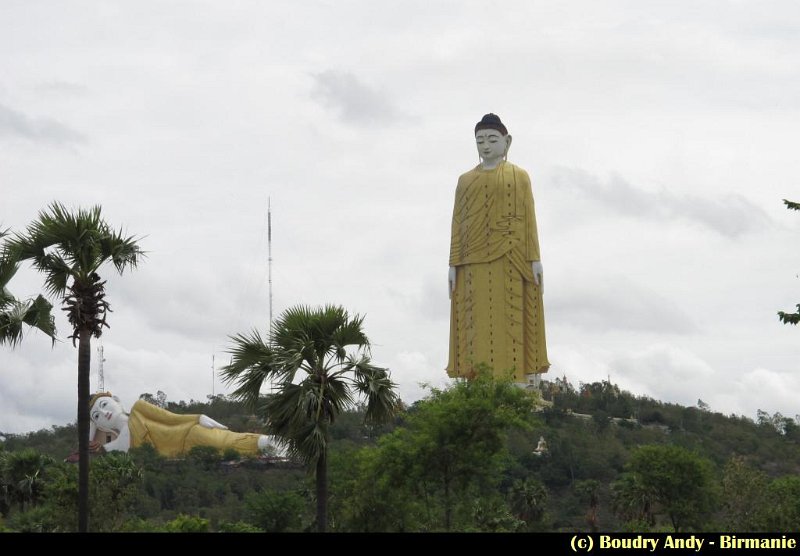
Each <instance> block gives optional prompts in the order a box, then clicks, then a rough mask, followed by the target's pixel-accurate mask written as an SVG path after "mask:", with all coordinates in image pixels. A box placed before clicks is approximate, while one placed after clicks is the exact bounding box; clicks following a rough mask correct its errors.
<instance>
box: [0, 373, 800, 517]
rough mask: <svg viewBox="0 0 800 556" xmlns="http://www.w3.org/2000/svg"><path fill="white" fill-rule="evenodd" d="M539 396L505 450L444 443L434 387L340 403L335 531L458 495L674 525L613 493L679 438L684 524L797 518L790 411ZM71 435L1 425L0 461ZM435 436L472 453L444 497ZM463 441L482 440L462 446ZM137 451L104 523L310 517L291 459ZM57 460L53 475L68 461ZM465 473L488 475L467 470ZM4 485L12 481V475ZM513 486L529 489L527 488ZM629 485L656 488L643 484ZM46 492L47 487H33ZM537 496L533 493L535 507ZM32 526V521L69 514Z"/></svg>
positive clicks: (176, 407) (589, 389) (477, 513)
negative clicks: (396, 403) (131, 474)
mask: <svg viewBox="0 0 800 556" xmlns="http://www.w3.org/2000/svg"><path fill="white" fill-rule="evenodd" d="M465 392H466V393H465V394H463V395H464V396H465V397H464V398H463V399H464V400H466V401H462V402H458V403H461V404H462V405H461V406H455V407H460V408H461V409H460V410H464V411H466V413H465V415H466V416H467V417H466V418H467V420H469V419H470V417H469V416H470V413H469V411H471V410H469V408H468V406H464V405H463V404H469V403H472V402H470V401H469V400H470V399H471V398H470V396H471V395H472V394H469V387H467V388H466V390H465ZM540 394H541V398H542V399H543V400H545V402H544V404H542V403H540V404H539V410H538V411H537V412H535V413H533V414H531V413H530V412H529V413H528V417H526V418H525V419H526V420H527V421H528V424H527V425H525V426H517V425H514V426H510V427H508V429H507V430H506V431H505V432H504V433H503V438H504V439H505V440H504V441H503V442H504V445H503V446H502V447H498V446H495V448H493V449H494V450H497V449H500V448H501V449H500V451H499V452H496V451H495V452H486V454H485V455H481V450H486V449H488V448H486V447H485V446H481V445H480V443H481V442H482V440H481V437H480V436H478V437H472V438H477V442H478V444H479V445H475V446H473V445H471V444H470V443H471V442H475V440H464V438H470V437H469V436H468V435H467V436H464V438H459V436H458V435H455V436H454V437H452V438H449V440H448V439H447V438H445V437H446V436H447V435H446V434H445V435H444V436H442V433H441V431H440V432H436V430H437V429H436V427H438V426H440V425H441V424H442V423H446V422H447V421H446V419H447V418H448V415H447V413H446V411H450V410H449V409H448V410H446V411H445V409H441V410H437V409H436V407H435V406H436V405H437V404H439V403H442V402H440V401H437V400H439V399H440V398H441V396H438V397H437V396H432V397H430V398H428V399H425V400H420V401H418V402H415V403H414V404H411V405H410V406H409V407H408V408H406V409H405V410H404V411H403V412H402V413H400V415H398V417H397V418H396V419H395V421H394V423H392V424H391V425H388V426H385V427H382V428H380V429H374V428H369V427H366V426H364V425H363V424H362V423H363V414H362V413H360V412H359V411H354V412H350V413H346V414H345V415H343V416H342V417H341V418H340V419H339V421H338V422H337V423H336V424H335V426H333V428H332V431H331V434H332V438H333V446H332V453H331V458H330V481H331V492H332V493H334V495H333V496H332V498H331V507H330V512H331V516H332V529H333V530H339V531H383V530H386V531H393V530H411V531H413V530H420V531H427V530H433V531H436V530H443V528H444V525H443V522H442V521H441V518H440V513H437V512H440V510H441V508H442V507H448V505H452V512H451V513H452V519H453V527H454V529H453V530H490V531H496V530H528V531H580V530H592V529H598V528H599V529H600V530H636V531H639V530H670V528H671V527H673V526H676V525H675V523H677V522H676V521H675V520H674V519H673V518H672V517H670V516H671V515H672V514H671V513H670V512H671V510H670V509H669V508H668V507H667V505H668V504H667V503H666V502H664V501H663V500H660V501H654V502H648V503H647V504H645V506H643V507H636V506H635V504H634V506H630V504H632V503H633V502H631V499H630V498H628V499H626V500H627V502H626V503H627V504H629V506H624V505H623V503H622V502H623V498H622V494H624V492H623V491H624V488H623V487H625V485H626V484H628V487H631V485H633V486H635V484H634V483H626V481H630V480H632V479H633V478H634V475H633V474H632V473H634V474H635V468H634V467H632V462H634V461H635V460H636V458H640V459H641V458H642V457H643V454H645V452H643V451H642V448H643V447H645V448H646V447H656V448H657V447H675V448H676V449H679V450H682V451H679V452H677V453H679V454H690V455H691V458H694V459H693V460H692V461H695V460H696V461H697V462H698V463H697V465H701V466H705V467H703V468H704V469H706V471H705V472H707V473H708V474H709V480H710V482H708V484H707V485H706V486H705V487H703V488H705V489H706V491H704V492H706V494H707V495H708V500H709V507H705V508H699V509H697V511H696V512H695V514H692V515H690V517H691V520H689V517H685V516H684V518H685V519H686V520H689V521H687V523H688V525H682V526H681V527H682V529H681V530H703V528H705V530H734V531H735V530H736V529H735V526H736V524H739V526H741V527H747V528H750V529H753V530H778V529H780V530H787V531H790V530H796V529H797V528H800V426H798V423H797V422H796V421H795V420H793V419H790V418H786V417H784V416H782V415H780V414H774V415H769V414H768V413H766V412H763V411H760V412H759V413H758V415H757V416H756V419H749V418H745V417H741V416H735V415H729V416H726V415H723V414H721V413H717V412H714V411H712V410H711V409H710V408H709V407H708V406H707V405H706V404H704V403H703V402H702V401H698V406H697V407H684V406H680V405H677V404H670V403H663V402H660V401H657V400H654V399H651V398H647V397H642V396H636V395H634V394H632V393H630V392H626V391H622V390H620V389H619V387H618V386H616V385H614V384H611V383H609V382H606V381H603V382H595V383H589V384H580V385H578V386H577V387H576V386H574V385H572V384H570V383H569V382H568V381H566V380H564V379H559V380H555V381H553V382H544V383H543V385H542V388H541V392H540ZM142 397H144V398H146V399H148V400H149V401H151V402H152V403H157V404H160V405H162V406H165V407H166V408H167V409H169V410H170V411H173V412H176V413H203V414H206V415H209V416H210V417H212V418H214V419H216V420H217V421H220V422H222V423H224V424H226V425H228V426H230V428H231V429H233V430H239V431H253V432H259V431H261V430H262V428H261V427H262V425H261V422H260V421H259V419H258V418H256V417H255V416H254V415H252V414H250V413H249V412H248V411H246V410H245V408H244V407H243V406H242V404H240V403H238V402H236V401H233V400H231V399H228V398H226V397H224V396H216V397H214V398H211V399H209V400H207V401H205V402H201V401H196V400H191V401H189V402H177V403H174V402H168V401H167V400H166V396H165V395H164V394H163V393H158V394H157V395H156V396H153V395H150V394H144V395H143V396H142ZM449 403H455V402H449ZM444 407H445V406H443V408H444ZM437 415H438V416H437ZM430 416H433V417H430ZM420 419H445V421H441V422H440V423H437V422H436V421H420ZM455 426H458V427H462V426H463V427H465V428H464V434H467V433H468V432H469V430H471V429H470V427H473V426H478V427H480V426H482V425H481V423H480V422H476V423H462V422H457V423H455ZM415 427H416V428H415ZM475 430H480V429H479V428H478V429H475ZM401 432H402V434H398V433H401ZM420 434H428V435H430V436H429V437H428V440H425V439H424V438H422V437H419V438H417V437H415V436H414V435H420ZM459 434H461V433H460V432H459ZM75 435H76V430H75V426H74V425H66V426H54V427H52V428H51V429H49V430H41V431H37V432H33V433H29V434H24V435H12V434H6V435H4V436H6V437H7V438H6V441H5V442H3V443H0V460H1V459H2V455H3V454H4V453H5V454H6V455H9V454H13V453H20V452H24V451H25V450H33V451H35V452H37V453H40V454H45V455H48V456H51V457H53V458H54V459H55V460H56V461H61V460H63V458H64V457H66V456H67V455H69V454H70V453H72V452H73V451H74V450H75V448H76V438H75ZM437 435H438V436H437ZM437 438H439V440H437ZM540 438H541V439H543V441H544V442H543V443H540V442H539V440H540ZM415 442H416V444H415ZM430 442H434V443H440V444H441V443H444V444H442V445H441V446H439V448H438V449H444V450H445V451H444V452H442V453H443V454H447V453H449V454H451V455H450V456H447V457H454V458H456V460H454V461H456V462H457V461H458V458H460V457H461V458H463V457H472V458H474V459H473V460H470V461H467V462H466V463H465V462H461V463H459V465H466V466H467V467H464V469H466V470H467V472H466V474H465V475H463V476H462V478H461V479H458V477H455V478H454V479H453V480H454V481H455V482H454V483H453V485H454V486H452V488H453V489H455V490H454V492H455V493H456V494H453V493H451V494H449V495H448V494H447V491H446V490H445V491H443V490H442V489H441V485H439V486H437V485H438V483H436V481H435V480H434V479H436V475H435V473H434V474H433V475H431V473H432V471H431V469H424V468H421V467H419V466H420V465H422V464H421V463H420V462H421V461H422V460H421V459H420V458H421V457H422V456H421V455H415V454H414V453H413V450H417V449H420V450H426V449H428V448H430V446H429V444H430ZM460 442H466V444H459V443H460ZM404 443H405V444H404ZM447 443H454V444H453V445H452V446H449V445H448V444H447ZM403 446H405V447H403ZM415 446H416V447H415ZM543 446H546V448H544V449H542V447H543ZM434 448H435V446H434ZM473 449H475V450H478V451H477V452H475V453H474V454H472V455H470V454H469V452H470V450H473ZM393 450H394V452H393ZM397 450H400V451H397ZM651 451H652V450H651ZM662 452H663V451H662ZM653 453H661V452H658V451H657V450H655V451H653ZM664 453H667V452H664ZM392 454H395V455H392ZM465 454H466V455H465ZM28 457H29V458H31V457H33V456H32V455H29V456H28ZM687 457H688V456H687ZM691 458H690V459H691ZM100 459H102V458H100ZM133 460H134V461H135V462H136V465H138V466H140V468H141V469H142V471H143V475H142V477H143V478H142V479H141V482H140V483H137V485H138V486H136V488H134V486H129V487H126V488H129V489H131V490H130V491H129V492H128V494H127V495H126V496H129V497H130V503H129V504H128V505H125V506H124V507H123V506H119V507H117V508H116V509H115V510H113V511H112V510H108V513H109V515H110V514H113V513H114V512H116V515H118V516H121V517H119V522H118V525H115V526H114V527H117V528H112V529H109V530H118V528H119V527H123V524H124V523H127V525H124V527H128V528H129V529H130V530H154V529H152V528H153V527H167V526H168V522H169V520H178V522H179V523H183V522H182V521H180V520H181V519H184V518H181V517H180V515H179V514H187V515H192V516H196V517H198V519H201V521H202V519H207V520H209V523H210V525H209V524H208V523H207V524H206V526H208V527H211V528H212V529H213V530H234V529H230V528H229V527H234V525H235V527H242V528H244V530H247V527H256V528H257V530H265V531H276V530H304V529H307V528H309V527H311V521H310V520H311V519H312V516H313V512H312V511H310V509H311V508H312V507H313V501H312V500H311V498H310V493H311V492H312V491H313V488H312V485H311V483H310V482H309V479H308V477H307V476H306V475H305V474H304V473H303V472H302V471H301V470H299V469H297V468H280V467H274V466H273V467H269V468H268V469H266V471H267V472H266V473H265V472H264V471H265V469H264V467H263V465H261V466H259V465H254V464H246V463H245V464H237V465H228V464H222V463H221V455H220V454H216V455H214V454H211V453H210V452H209V453H206V452H204V451H203V450H200V451H198V452H197V453H195V454H193V455H192V457H190V458H187V459H186V460H185V461H183V462H165V461H164V460H162V459H161V458H158V457H157V456H155V455H154V454H152V453H148V452H147V451H145V452H143V453H138V452H137V453H135V454H134V457H133ZM98 461H99V460H98ZM112 463H114V462H113V461H112ZM434 463H436V462H435V461H434ZM58 465H62V464H58ZM115 465H116V464H115ZM393 466H394V467H396V468H393ZM470 466H471V467H470ZM0 467H1V466H0ZM58 469H62V468H60V467H59V468H58ZM64 469H67V468H64ZM64 469H62V470H61V471H58V473H67V474H69V473H71V471H69V470H68V469H67V470H66V471H65V470H64ZM1 471H2V469H0V472H1ZM48 473H50V475H48ZM52 473H53V471H50V472H45V473H44V474H43V476H44V477H48V476H51V475H52ZM471 477H483V478H482V479H481V480H480V481H479V482H474V481H473V480H472V478H471ZM0 479H2V475H1V474H0ZM431 481H433V482H431ZM459 481H461V482H459ZM62 482H63V481H62ZM8 484H9V485H13V484H16V483H14V482H13V481H11V480H9V482H8ZM53 484H61V483H59V482H58V481H56V482H55V483H53ZM48 488H49V487H48ZM626 488H627V487H626ZM631 488H632V487H631ZM520 489H522V490H520ZM46 490H47V489H45V491H46ZM520 493H524V496H523V497H522V498H520V496H521V494H520ZM628 493H629V494H630V492H628ZM634 494H635V492H634ZM639 494H640V495H641V496H651V497H652V496H655V495H654V494H653V493H652V492H649V493H648V492H645V491H642V492H640V493H639ZM50 496H51V498H50V499H51V500H52V499H53V498H52V496H53V495H50ZM443 496H445V498H443ZM447 496H450V497H451V498H446V497H447ZM637 496H638V495H637ZM687 496H689V495H687ZM453 497H454V498H453ZM689 497H690V498H693V496H689ZM47 499H48V496H47V495H44V496H43V497H42V498H41V499H40V500H47ZM119 499H120V500H122V499H125V498H124V497H122V498H119ZM423 500H424V503H423V502H422V501H423ZM448 500H449V501H448ZM520 500H522V501H523V502H524V501H525V500H527V502H525V503H524V504H523V506H525V504H528V506H525V507H522V506H520V504H521V503H522V502H520ZM652 500H657V498H652ZM532 501H534V502H535V504H534V506H530V504H532V503H534V502H532ZM634 502H635V500H634ZM5 503H6V506H5V508H6V509H5V512H4V513H3V512H2V511H0V515H5V516H6V520H7V521H6V522H7V524H8V526H10V527H11V528H13V529H15V530H29V529H28V527H31V526H30V524H28V525H26V523H27V522H26V521H25V519H28V518H29V517H30V516H34V515H35V514H33V513H31V512H34V511H35V510H36V508H34V510H31V511H25V512H22V513H21V512H20V511H17V510H15V509H14V508H15V506H14V505H13V504H12V503H11V502H10V499H7V500H6V502H5ZM47 504H48V502H45V506H46V505H47ZM420 504H421V505H420ZM2 508H3V501H2V499H0V510H2ZM286 508H296V510H291V511H292V512H294V513H293V514H292V515H294V517H293V518H292V521H291V524H286V523H285V522H284V521H281V519H282V518H281V516H284V514H285V512H286V511H288V510H287V509H286ZM642 508H644V509H642ZM759 508H760V509H759ZM42 511H44V510H42ZM698 512H700V513H698ZM737 512H738V513H737ZM62 513H63V512H62ZM687 515H688V514H687ZM133 516H136V517H135V518H134V517H133ZM259 516H260V517H259ZM265 516H267V517H265ZM269 516H271V517H269ZM753 516H757V519H756V517H753ZM673 517H674V516H673ZM143 518H146V519H145V521H142V519H143ZM273 518H274V519H273ZM278 518H281V519H278ZM684 518H682V519H684ZM30 519H33V518H32V517H30ZM136 519H138V520H139V521H136ZM275 519H277V521H275ZM747 520H750V521H747ZM37 523H38V524H39V525H37V526H41V528H42V529H41V530H54V529H53V528H55V530H61V529H58V527H63V525H59V526H56V525H46V524H45V525H42V524H41V523H39V522H37ZM169 523H171V522H169ZM278 523H281V524H282V525H277V524H278ZM158 524H161V525H158ZM165 524H167V525H165ZM237 524H238V525H237ZM184 525H185V524H184ZM184 525H180V526H181V527H183V526H184ZM195 525H197V524H195ZM170 526H171V525H170ZM2 527H3V521H2V519H1V518H0V530H2ZM48 527H51V528H50V529H48ZM175 527H178V525H175ZM226 527H227V528H228V529H226ZM687 528H688V529H687ZM158 530H163V529H158Z"/></svg>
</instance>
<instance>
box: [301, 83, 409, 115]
mask: <svg viewBox="0 0 800 556" xmlns="http://www.w3.org/2000/svg"><path fill="white" fill-rule="evenodd" d="M312 78H313V79H314V88H313V90H312V92H311V94H312V97H313V98H315V99H316V100H318V101H319V102H321V103H322V104H323V105H324V106H326V107H328V108H330V109H332V110H334V111H335V112H336V113H337V115H338V116H339V117H340V118H341V119H342V120H343V121H344V122H347V123H353V124H357V125H377V124H387V123H392V122H394V121H396V120H398V119H401V118H403V115H402V114H401V113H400V112H399V111H398V110H397V109H396V108H395V107H394V106H393V105H392V103H391V101H390V100H389V97H388V95H387V94H386V93H384V92H380V91H378V90H377V89H374V88H372V87H370V86H368V85H366V84H365V83H363V82H362V81H361V80H359V79H358V78H357V77H356V76H355V75H353V74H351V73H349V72H342V71H335V70H327V71H323V72H320V73H315V74H312Z"/></svg>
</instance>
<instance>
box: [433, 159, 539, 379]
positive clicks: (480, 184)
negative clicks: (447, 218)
mask: <svg viewBox="0 0 800 556" xmlns="http://www.w3.org/2000/svg"><path fill="white" fill-rule="evenodd" d="M538 260H540V254H539V238H538V234H537V230H536V214H535V212H534V206H533V194H532V192H531V182H530V178H529V177H528V174H527V173H526V172H525V170H523V169H522V168H519V167H517V166H514V165H513V164H510V163H508V162H501V163H500V164H499V165H498V166H497V167H496V168H494V169H491V170H484V169H483V168H482V167H481V166H480V165H479V166H477V167H475V168H474V169H472V170H470V171H469V172H467V173H466V174H463V175H462V176H461V177H460V178H459V179H458V186H457V187H456V197H455V205H454V207H453V224H452V235H451V240H450V266H453V267H455V268H456V288H455V291H454V292H453V294H452V296H451V302H450V354H449V361H448V363H447V374H448V375H450V376H451V377H470V376H472V375H473V374H474V372H475V369H476V367H477V366H478V365H479V364H480V363H485V364H487V365H489V366H490V367H491V368H492V370H493V372H494V374H495V375H498V376H500V375H505V374H506V373H508V372H512V373H513V378H514V381H515V382H526V380H527V379H526V375H528V374H533V373H544V372H546V371H547V369H548V367H549V366H550V363H549V362H548V360H547V347H546V344H545V334H544V308H543V305H542V291H541V288H539V287H538V286H536V285H535V284H534V282H533V279H534V277H533V271H532V270H531V262H532V261H538Z"/></svg>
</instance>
